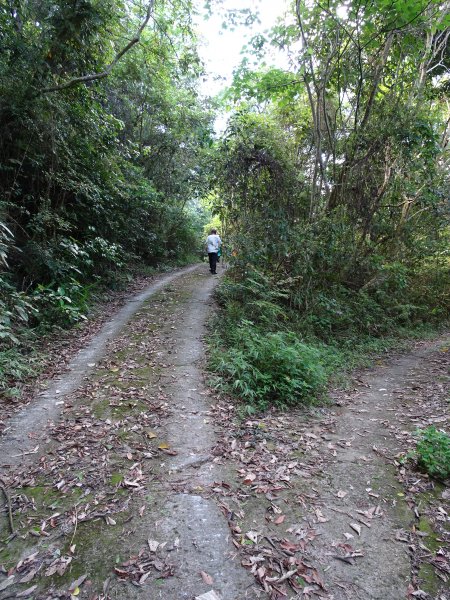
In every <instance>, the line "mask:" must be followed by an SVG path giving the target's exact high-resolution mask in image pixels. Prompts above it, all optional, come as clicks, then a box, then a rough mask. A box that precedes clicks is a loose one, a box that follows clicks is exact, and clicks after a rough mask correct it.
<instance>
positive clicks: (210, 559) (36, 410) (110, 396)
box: [0, 266, 448, 600]
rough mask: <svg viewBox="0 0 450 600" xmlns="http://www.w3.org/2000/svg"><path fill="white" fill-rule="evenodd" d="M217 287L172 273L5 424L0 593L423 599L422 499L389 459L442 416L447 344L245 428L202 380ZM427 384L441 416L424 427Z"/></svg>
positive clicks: (200, 274) (206, 599)
mask: <svg viewBox="0 0 450 600" xmlns="http://www.w3.org/2000/svg"><path fill="white" fill-rule="evenodd" d="M216 281H217V279H216V278H213V277H211V276H210V275H209V274H208V273H207V269H206V266H199V267H196V268H190V269H186V270H184V271H183V272H180V273H177V274H174V275H170V276H168V277H164V278H161V280H160V281H159V282H158V283H157V284H154V285H153V286H152V287H151V288H149V289H148V290H147V291H146V292H144V293H143V294H140V295H139V296H137V297H136V298H135V299H134V301H133V302H130V303H129V304H128V305H127V306H126V307H124V309H123V310H122V311H121V312H120V313H119V315H117V317H115V318H114V319H112V320H111V322H110V323H109V324H108V325H106V326H105V327H104V329H103V330H102V332H101V334H100V335H99V336H98V337H97V338H96V339H95V340H93V341H92V342H91V344H90V345H89V347H87V348H86V349H85V350H84V351H83V352H81V353H80V354H79V355H78V356H77V357H76V358H75V359H74V361H73V363H72V368H71V370H70V371H69V372H68V373H67V374H65V375H63V376H61V377H60V378H59V379H58V381H55V382H53V383H51V384H50V386H49V389H48V390H47V391H46V393H45V394H44V395H42V396H41V397H40V398H37V399H36V403H35V405H34V406H32V407H29V408H28V409H27V412H26V413H24V414H23V415H18V416H17V417H16V418H14V420H12V421H11V424H10V425H11V427H12V429H11V430H10V431H9V432H8V433H7V435H6V436H5V437H4V438H3V439H2V440H1V442H0V453H1V457H2V458H1V463H3V467H2V469H1V473H0V475H1V481H3V483H4V485H3V487H4V489H5V491H7V492H8V495H9V506H10V508H11V520H12V523H11V522H10V520H9V518H8V515H7V512H5V513H3V515H2V517H0V518H1V522H0V524H1V531H0V600H6V598H15V597H22V598H32V599H33V600H44V599H45V600H50V599H54V598H64V599H69V598H71V599H72V600H73V599H74V598H82V599H89V600H113V599H114V600H125V599H130V600H132V599H134V598H146V599H148V600H157V599H164V600H182V599H184V600H194V598H201V599H202V600H216V598H219V599H220V600H245V599H249V600H256V599H258V598H259V599H261V600H264V599H269V598H270V600H281V599H282V598H283V599H284V598H291V597H298V598H318V597H320V598H328V599H329V600H344V599H347V598H348V599H356V600H359V599H361V600H362V599H363V598H364V600H366V599H369V600H375V599H385V600H400V599H402V598H406V597H407V593H408V589H409V591H410V592H411V589H412V590H413V591H414V590H416V589H417V586H416V588H408V586H410V582H411V562H410V556H409V555H408V551H409V550H411V546H412V544H413V543H414V539H413V538H412V537H411V523H412V521H413V520H414V518H415V517H414V513H413V509H414V502H413V498H412V497H410V496H409V495H408V493H405V489H404V487H403V484H402V482H401V481H399V473H398V469H397V467H394V466H393V464H392V463H393V457H394V456H395V455H396V454H398V452H399V451H401V450H404V447H405V443H408V442H409V437H408V436H409V435H410V434H409V433H408V432H409V431H411V430H412V429H413V428H414V426H415V424H422V423H425V424H426V423H428V421H430V419H431V421H430V422H436V423H443V422H444V420H445V401H444V395H445V393H444V387H445V384H446V382H448V376H447V379H445V374H444V372H443V371H442V364H441V355H439V356H438V358H439V360H437V361H436V362H437V363H438V367H436V368H437V370H436V371H435V373H434V375H433V381H432V383H431V384H430V383H429V382H430V371H431V370H432V369H433V364H434V363H433V360H435V359H436V356H437V353H439V348H440V346H441V345H442V343H441V344H435V345H434V346H433V345H430V344H425V345H423V346H421V347H420V348H419V349H418V350H416V351H415V352H414V353H411V354H409V355H407V356H403V357H399V358H397V359H394V360H392V361H391V362H390V363H389V365H387V366H386V367H384V366H381V367H379V368H378V371H377V372H375V373H373V374H367V375H365V376H364V378H363V379H364V380H363V382H362V384H361V386H360V387H359V388H358V389H356V390H355V392H354V393H352V394H349V395H345V394H342V393H340V394H337V395H336V396H335V397H334V401H335V406H333V407H331V408H322V409H313V410H309V411H305V410H303V411H300V410H298V411H292V412H290V413H276V412H274V413H269V414H268V415H266V416H263V417H261V418H252V419H248V420H242V419H240V418H239V416H238V414H237V409H236V407H235V406H234V405H233V404H231V403H229V402H227V401H226V400H225V399H220V398H216V397H214V395H213V394H212V392H211V391H210V390H209V389H208V388H207V387H206V385H205V383H204V378H203V371H202V369H203V362H204V353H205V348H204V344H203V341H202V338H203V336H204V335H205V333H206V331H205V322H206V319H207V318H208V316H209V315H210V314H211V311H212V310H213V304H212V298H211V294H212V291H213V288H214V286H215V284H216ZM441 354H442V353H441ZM442 356H444V354H442ZM445 356H448V354H447V355H445ZM412 369H415V372H414V373H413V374H412ZM419 380H420V381H422V380H423V381H422V383H421V384H420V385H422V388H424V389H426V390H428V392H429V393H428V396H426V395H425V396H424V397H426V398H428V405H429V407H431V408H430V410H432V412H433V414H431V413H430V414H427V412H426V411H425V412H423V414H421V416H420V418H419V419H418V418H417V415H416V413H417V412H418V406H419V405H418V403H417V398H415V395H416V391H415V390H416V388H417V385H418V384H417V381H419ZM423 382H425V383H423ZM426 382H428V383H426ZM427 385H428V386H429V385H433V386H434V387H436V386H437V387H436V389H434V388H433V394H431V392H430V389H429V387H427ZM439 386H441V387H442V390H441V388H440V387H439ZM399 390H400V391H402V393H399ZM405 390H406V392H405ZM408 390H409V391H410V392H412V394H410V395H408ZM441 392H442V393H441ZM430 394H431V395H430ZM431 396H432V399H431V400H430V398H431ZM420 411H422V409H420ZM436 415H438V416H437V417H436ZM427 419H428V421H427ZM433 419H435V421H433ZM436 419H438V420H437V421H436ZM439 419H440V420H439ZM405 430H406V433H405ZM36 446H39V448H38V450H37V451H36V453H33V454H25V455H23V454H22V455H21V453H24V452H30V451H33V449H34V448H35V447H36ZM6 457H8V458H6ZM414 485H415V486H416V488H417V486H419V487H420V484H418V483H417V482H415V483H414ZM439 493H440V492H439ZM439 505H440V507H441V509H442V510H444V509H443V508H442V506H444V503H443V501H442V500H441V498H440V497H439ZM416 510H417V509H416ZM421 510H422V509H421ZM439 514H440V515H441V516H442V513H439ZM11 524H12V526H13V528H14V534H13V535H11V536H8V533H9V532H8V528H9V527H10V525H11ZM350 524H352V525H350ZM350 536H353V537H350ZM437 552H438V548H437V547H436V548H435V549H434V553H435V554H436V555H437ZM2 565H3V570H2ZM243 567H245V568H243ZM2 573H3V574H2ZM418 582H419V583H420V580H418ZM435 589H436V590H437V589H438V587H436V586H435ZM27 590H28V591H27ZM424 593H425V592H424ZM436 593H437V592H436ZM208 594H209V595H208ZM410 597H411V598H413V596H410ZM417 597H423V598H432V597H433V596H432V595H431V592H430V594H429V595H428V596H427V595H425V596H417ZM438 597H439V598H440V600H447V599H446V598H445V596H444V595H440V596H437V595H436V598H438Z"/></svg>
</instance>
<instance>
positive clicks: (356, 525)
mask: <svg viewBox="0 0 450 600" xmlns="http://www.w3.org/2000/svg"><path fill="white" fill-rule="evenodd" d="M349 525H350V527H351V528H352V529H353V531H356V533H357V534H358V535H361V525H358V523H349Z"/></svg>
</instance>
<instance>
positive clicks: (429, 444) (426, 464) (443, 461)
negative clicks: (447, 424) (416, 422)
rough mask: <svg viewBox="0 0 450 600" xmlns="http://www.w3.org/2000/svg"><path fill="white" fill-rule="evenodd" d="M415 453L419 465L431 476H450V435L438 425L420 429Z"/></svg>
mask: <svg viewBox="0 0 450 600" xmlns="http://www.w3.org/2000/svg"><path fill="white" fill-rule="evenodd" d="M419 435H420V439H419V441H418V442H417V447H416V451H415V455H416V457H417V463H418V465H419V467H421V468H422V469H424V470H425V471H426V472H427V473H428V474H429V475H431V477H435V478H436V479H442V480H444V479H448V478H449V477H450V435H448V434H447V433H444V432H443V431H439V430H437V429H436V427H427V428H426V429H423V430H420V431H419Z"/></svg>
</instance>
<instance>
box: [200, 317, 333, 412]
mask: <svg viewBox="0 0 450 600" xmlns="http://www.w3.org/2000/svg"><path fill="white" fill-rule="evenodd" d="M235 335H236V337H239V340H240V344H239V345H238V344H237V343H236V344H234V347H232V348H231V349H229V350H225V351H221V350H220V349H218V348H216V349H215V350H214V351H213V353H212V360H211V362H212V364H211V366H212V368H213V370H215V371H216V373H218V374H219V376H220V377H221V378H222V382H224V383H225V385H226V387H228V389H231V390H232V391H233V393H235V394H237V395H239V396H240V398H241V399H242V400H244V401H246V402H247V403H249V404H251V405H253V406H256V407H257V408H260V409H266V408H267V407H268V406H269V405H275V406H278V407H283V406H292V405H295V404H298V403H299V402H302V401H311V400H312V399H313V398H314V397H315V396H316V395H317V393H318V392H319V390H320V389H321V388H322V387H323V386H324V384H325V381H326V375H325V371H324V369H323V367H322V366H321V364H320V353H319V352H318V351H317V350H316V349H314V348H312V347H310V346H308V345H306V344H304V343H302V342H300V341H299V339H298V338H297V336H295V335H294V334H293V333H284V332H280V331H278V332H275V333H268V334H265V335H264V334H261V333H259V332H258V330H257V329H256V328H255V327H254V326H253V324H252V323H251V322H249V321H245V322H244V323H243V325H242V326H240V327H238V328H236V330H235Z"/></svg>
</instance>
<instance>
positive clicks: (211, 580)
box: [200, 571, 214, 585]
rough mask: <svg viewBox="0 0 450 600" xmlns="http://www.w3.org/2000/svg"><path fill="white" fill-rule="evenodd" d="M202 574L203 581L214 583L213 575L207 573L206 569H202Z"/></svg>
mask: <svg viewBox="0 0 450 600" xmlns="http://www.w3.org/2000/svg"><path fill="white" fill-rule="evenodd" d="M200 575H201V576H202V579H203V581H204V582H205V583H206V584H207V585H212V584H213V583H214V579H213V578H212V577H211V575H208V573H205V571H200Z"/></svg>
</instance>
